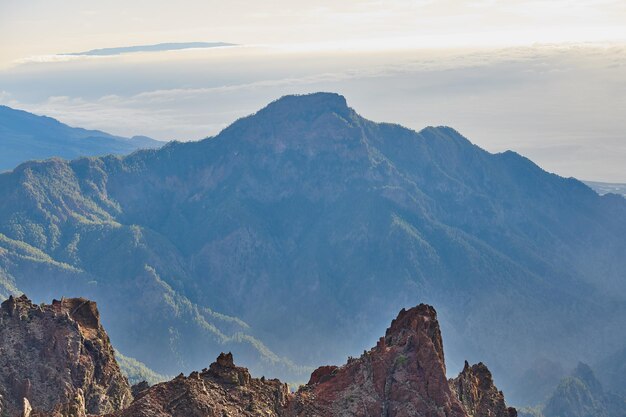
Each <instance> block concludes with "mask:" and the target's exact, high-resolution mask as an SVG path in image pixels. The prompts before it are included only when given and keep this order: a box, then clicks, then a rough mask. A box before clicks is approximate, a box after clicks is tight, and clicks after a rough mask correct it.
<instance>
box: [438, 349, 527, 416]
mask: <svg viewBox="0 0 626 417" xmlns="http://www.w3.org/2000/svg"><path fill="white" fill-rule="evenodd" d="M450 388H451V389H452V391H453V392H454V393H455V394H456V396H457V398H458V399H459V401H461V404H462V405H463V408H464V409H465V411H466V412H467V414H468V416H469V417H517V411H516V410H515V409H514V408H512V407H507V406H506V404H505V402H504V394H502V391H499V390H498V389H497V388H496V386H495V385H494V383H493V378H492V376H491V372H489V369H487V367H486V366H485V365H484V364H483V363H482V362H481V363H478V364H476V365H472V366H470V365H469V363H467V361H466V362H465V367H464V368H463V370H462V371H461V373H460V374H459V376H457V377H456V378H454V379H451V380H450Z"/></svg>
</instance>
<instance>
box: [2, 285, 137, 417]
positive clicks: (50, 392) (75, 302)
mask: <svg viewBox="0 0 626 417" xmlns="http://www.w3.org/2000/svg"><path fill="white" fill-rule="evenodd" d="M131 401H132V395H131V391H130V386H129V385H128V381H127V380H126V378H125V377H124V376H123V375H122V374H121V372H120V368H119V366H118V364H117V362H116V361H115V357H114V354H113V348H112V346H111V343H110V341H109V337H108V336H107V334H106V332H105V331H104V329H103V327H102V326H101V324H100V315H99V312H98V310H97V308H96V304H95V303H94V302H92V301H89V300H86V299H82V298H72V299H63V300H61V301H57V300H55V301H53V302H52V304H49V305H46V304H42V305H34V304H33V303H32V302H31V301H30V300H29V299H28V298H26V296H21V297H19V298H15V297H10V298H9V299H8V300H6V301H5V302H3V303H2V305H1V306H0V415H1V416H11V417H12V416H16V415H18V414H20V413H22V412H24V414H27V413H26V411H27V410H28V411H29V412H31V411H32V412H33V413H35V414H37V413H44V414H48V413H49V414H51V415H59V416H69V415H70V414H71V413H70V410H75V411H76V412H77V413H82V415H84V414H85V413H91V414H105V413H110V412H113V411H116V410H119V409H121V408H124V407H126V406H128V405H129V404H130V402H131ZM76 417H78V414H77V415H76Z"/></svg>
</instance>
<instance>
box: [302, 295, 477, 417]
mask: <svg viewBox="0 0 626 417" xmlns="http://www.w3.org/2000/svg"><path fill="white" fill-rule="evenodd" d="M291 409H292V411H293V415H298V416H309V415H318V416H339V415H351V416H369V415H376V416H379V415H380V416H388V417H392V416H410V415H422V416H433V417H435V416H442V415H445V416H454V417H457V416H458V417H463V416H466V413H465V411H464V410H463V407H462V406H461V404H460V402H459V401H458V400H457V399H456V397H455V396H454V394H453V392H452V391H451V390H450V387H449V386H448V382H447V380H446V367H445V363H444V354H443V343H442V340H441V333H440V331H439V324H438V322H437V315H436V312H435V310H434V309H433V308H432V307H430V306H427V305H424V304H422V305H419V306H417V307H414V308H412V309H410V310H404V309H403V310H402V311H401V312H400V314H399V315H398V317H397V318H396V319H395V320H394V321H393V322H392V323H391V327H389V329H387V332H386V334H385V337H381V338H380V340H379V341H378V344H377V345H376V347H374V348H373V349H371V350H370V351H368V352H365V353H364V354H363V355H362V356H361V357H360V358H358V359H350V360H349V361H348V363H347V364H346V365H344V366H342V367H340V368H336V369H333V368H329V367H324V368H320V369H318V371H316V373H314V375H313V378H312V379H311V381H310V382H309V384H308V385H307V386H306V387H304V388H303V389H302V390H300V391H299V392H298V394H297V395H296V401H294V403H293V404H292V408H291Z"/></svg>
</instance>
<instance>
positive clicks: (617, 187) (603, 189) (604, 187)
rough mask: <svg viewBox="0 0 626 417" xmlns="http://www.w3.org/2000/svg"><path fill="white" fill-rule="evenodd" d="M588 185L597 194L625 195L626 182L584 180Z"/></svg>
mask: <svg viewBox="0 0 626 417" xmlns="http://www.w3.org/2000/svg"><path fill="white" fill-rule="evenodd" d="M584 183H585V184H587V185H588V186H589V187H591V188H592V189H594V190H595V191H596V192H597V193H598V194H600V195H604V194H609V193H612V194H619V195H623V196H624V197H626V184H616V183H610V182H597V181H584Z"/></svg>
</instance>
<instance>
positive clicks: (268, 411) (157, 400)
mask: <svg viewBox="0 0 626 417" xmlns="http://www.w3.org/2000/svg"><path fill="white" fill-rule="evenodd" d="M288 397H289V394H288V389H287V385H285V384H283V383H281V382H280V381H279V380H277V379H272V380H266V379H265V378H261V379H257V378H252V377H251V376H250V373H249V372H248V370H247V369H246V368H241V367H238V366H235V364H234V363H233V356H232V354H230V353H228V354H223V353H222V354H221V355H220V356H219V357H218V358H217V361H216V362H215V363H213V364H211V366H210V367H209V369H204V370H202V372H192V373H191V374H190V375H189V376H188V377H185V376H183V375H182V374H181V375H179V376H177V377H176V378H174V379H173V380H171V381H169V382H164V383H161V384H157V385H155V386H153V387H150V388H149V389H147V390H144V391H142V392H141V393H140V394H139V395H138V398H137V399H136V400H135V401H134V402H133V404H132V405H131V406H130V407H129V408H127V409H126V410H123V411H121V412H118V413H116V414H114V415H112V416H111V417H223V416H267V417H271V416H282V415H284V410H285V408H286V406H287V401H288Z"/></svg>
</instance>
